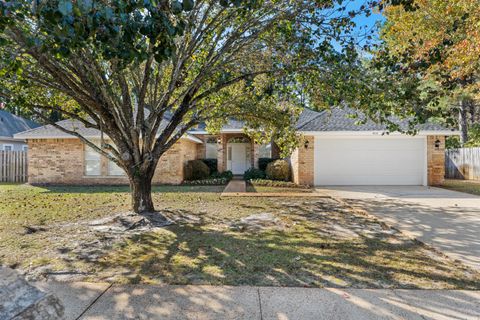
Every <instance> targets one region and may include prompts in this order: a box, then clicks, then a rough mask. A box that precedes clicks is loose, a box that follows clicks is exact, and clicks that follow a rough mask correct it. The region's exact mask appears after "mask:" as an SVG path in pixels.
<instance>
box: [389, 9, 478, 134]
mask: <svg viewBox="0 0 480 320" xmlns="http://www.w3.org/2000/svg"><path fill="white" fill-rule="evenodd" d="M384 14H385V16H386V23H385V25H384V27H383V29H382V31H381V38H382V39H383V40H384V42H385V49H386V50H384V51H381V52H380V53H381V54H385V53H386V54H388V55H389V56H390V58H392V57H394V58H395V59H396V60H397V62H398V63H399V65H401V68H402V69H403V71H404V72H408V73H410V74H412V75H416V76H419V77H421V78H422V80H424V81H425V83H427V84H428V85H429V86H430V87H431V88H434V87H436V89H437V93H438V97H439V98H440V99H438V103H439V105H441V104H443V105H444V106H443V108H444V109H448V108H449V109H450V110H451V112H452V113H453V112H455V113H456V115H457V117H458V120H457V121H456V122H457V125H458V127H459V129H460V131H461V132H462V135H461V140H462V143H465V142H466V141H467V127H468V126H469V125H470V124H471V123H470V122H472V121H471V120H475V119H477V118H478V114H479V110H478V107H477V105H476V102H477V101H478V98H479V94H478V92H479V89H480V81H479V75H480V46H479V42H480V29H479V27H478V26H479V24H480V5H479V4H478V1H477V0H455V1H444V0H414V1H413V0H410V1H396V2H395V1H393V4H387V5H386V6H385V9H384ZM390 58H389V59H390Z"/></svg>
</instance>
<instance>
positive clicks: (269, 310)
mask: <svg viewBox="0 0 480 320" xmlns="http://www.w3.org/2000/svg"><path fill="white" fill-rule="evenodd" d="M34 284H35V285H37V286H38V287H40V288H42V289H43V290H45V291H50V292H52V293H54V294H55V295H56V296H57V297H58V298H60V300H62V302H63V304H64V305H65V309H66V318H67V319H167V320H170V319H175V320H179V319H196V320H202V319H208V320H212V319H218V320H220V319H221V320H228V319H245V320H255V319H259V320H274V319H276V320H294V319H299V320H300V319H301V320H310V319H311V320H314V319H315V320H319V319H347V320H348V319H352V320H353V319H356V320H357V319H368V320H370V319H436V320H441V319H480V292H479V291H445V290H438V291H437V290H375V289H345V290H343V289H310V288H276V287H226V286H167V285H165V286H153V285H110V284H103V283H59V282H37V283H34Z"/></svg>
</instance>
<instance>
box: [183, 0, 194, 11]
mask: <svg viewBox="0 0 480 320" xmlns="http://www.w3.org/2000/svg"><path fill="white" fill-rule="evenodd" d="M182 4H183V10H185V11H191V10H193V6H194V2H193V0H183V2H182Z"/></svg>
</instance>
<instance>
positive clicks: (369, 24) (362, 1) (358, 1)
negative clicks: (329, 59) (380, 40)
mask: <svg viewBox="0 0 480 320" xmlns="http://www.w3.org/2000/svg"><path fill="white" fill-rule="evenodd" d="M336 1H337V2H342V4H341V5H342V6H345V7H346V12H349V11H358V10H359V8H360V7H361V6H362V5H365V6H367V5H368V2H369V1H368V0H343V1H341V0H336ZM370 12H371V14H370V15H369V16H368V17H367V16H366V15H359V16H356V17H355V18H354V19H353V21H354V22H355V23H356V25H357V26H356V29H355V35H357V36H360V35H364V34H365V33H366V32H367V31H369V30H372V29H373V30H374V31H375V33H374V34H371V35H372V36H373V39H375V38H376V37H377V36H378V33H377V28H376V25H377V23H382V22H384V21H385V18H384V17H383V15H382V14H381V13H379V12H378V11H377V10H373V11H370ZM359 39H360V38H359ZM364 43H365V41H361V42H360V45H363V44H364ZM334 46H335V48H336V49H337V50H341V49H342V48H341V47H340V45H338V44H334Z"/></svg>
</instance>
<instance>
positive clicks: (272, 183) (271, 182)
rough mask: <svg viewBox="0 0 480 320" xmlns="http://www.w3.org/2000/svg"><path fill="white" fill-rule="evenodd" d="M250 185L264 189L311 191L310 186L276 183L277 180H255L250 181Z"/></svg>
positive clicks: (283, 182)
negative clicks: (277, 188)
mask: <svg viewBox="0 0 480 320" xmlns="http://www.w3.org/2000/svg"><path fill="white" fill-rule="evenodd" d="M250 183H251V184H252V185H253V186H262V187H280V188H295V189H310V187H308V186H304V185H299V184H296V183H295V182H290V181H275V180H266V179H255V180H250Z"/></svg>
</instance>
